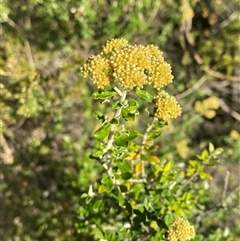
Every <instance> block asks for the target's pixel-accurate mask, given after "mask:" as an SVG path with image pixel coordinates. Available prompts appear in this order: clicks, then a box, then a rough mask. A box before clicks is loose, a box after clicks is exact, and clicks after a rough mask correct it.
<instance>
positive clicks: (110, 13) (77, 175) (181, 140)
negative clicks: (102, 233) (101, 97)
mask: <svg viewBox="0 0 240 241" xmlns="http://www.w3.org/2000/svg"><path fill="white" fill-rule="evenodd" d="M239 4H240V3H239V1H238V0H234V1H227V0H213V1H203V0H202V1H201V0H182V1H171V0H163V1H156V0H142V1H135V0H124V1H115V0H112V1H111V0H109V1H104V0H81V1H76V0H46V1H43V0H5V1H4V2H2V3H1V9H0V11H1V16H0V21H1V25H2V32H1V43H0V51H1V56H2V58H1V62H0V65H1V80H0V92H1V102H0V110H1V120H0V126H1V133H0V143H1V167H2V168H1V175H0V178H1V229H0V236H1V237H3V240H4V241H5V240H6V241H10V240H11V241H18V240H19V241H33V240H41V241H44V240H46V241H47V240H57V241H61V240H91V236H90V234H89V233H87V232H86V233H84V232H83V231H82V229H81V220H80V216H79V215H78V212H79V208H80V207H84V205H85V204H84V201H83V200H82V198H81V195H82V194H83V193H85V192H87V191H88V187H89V183H94V182H95V181H96V180H98V178H99V170H100V167H99V165H98V164H97V163H96V162H95V161H93V160H91V159H89V154H90V152H91V150H92V149H93V147H94V146H95V142H94V140H93V137H92V136H93V130H95V129H96V128H97V126H98V125H99V123H98V122H97V120H96V119H95V118H93V113H94V111H96V110H101V108H103V107H102V105H101V104H97V103H96V102H94V101H93V100H92V99H91V98H90V96H91V94H92V93H93V92H94V91H95V87H94V86H93V85H92V83H91V82H90V81H88V80H85V79H83V77H82V74H81V73H80V67H81V65H82V64H83V62H84V61H85V60H86V58H87V57H89V56H90V55H91V54H94V53H98V52H99V50H100V48H101V46H102V45H103V44H105V42H106V40H107V39H110V38H117V37H123V38H126V39H127V40H129V42H131V43H141V44H150V43H152V44H154V45H157V46H158V47H159V48H160V49H161V50H162V51H163V52H164V55H165V59H166V61H168V62H169V63H171V65H172V69H173V75H174V76H175V78H174V83H173V84H172V85H171V86H170V87H168V91H169V92H170V93H171V94H173V95H175V96H176V98H177V99H178V100H179V102H180V103H181V106H182V108H183V114H182V117H181V118H178V119H177V120H176V121H173V122H171V123H170V124H169V127H168V128H167V129H166V130H164V133H163V135H162V136H161V138H159V141H158V146H159V153H158V155H159V156H160V158H162V159H171V158H173V159H174V160H175V162H177V161H178V160H179V161H180V160H181V162H184V161H187V160H189V159H191V158H194V157H195V156H196V154H199V153H201V151H202V150H203V149H204V148H206V147H208V143H209V142H212V143H213V144H214V145H215V146H216V147H223V149H224V151H223V154H222V155H221V161H220V163H219V164H218V165H217V166H216V167H211V166H209V167H208V168H209V170H208V172H209V173H210V174H211V176H212V179H211V180H208V181H206V182H205V184H201V185H202V186H201V185H200V186H199V192H200V194H199V195H200V196H201V197H202V198H203V199H204V200H203V203H204V205H203V206H202V207H201V208H202V215H201V216H198V218H199V219H200V220H195V219H194V217H192V220H193V222H195V223H197V222H198V223H199V222H200V223H201V226H200V228H199V229H198V230H197V232H198V233H199V234H201V235H202V237H203V238H205V239H204V240H238V239H239V238H240V229H239V226H237V219H239V215H240V213H239V191H240V190H239V158H240V138H239V136H240V134H239V133H240V126H239V122H240V109H239V106H240V105H239V103H240V99H239V88H240V84H239V83H240V82H239V81H240V80H239V74H240V73H239V69H240V68H239V65H240V58H239V28H240V22H239V16H238V14H239ZM144 123H145V121H144V119H142V120H140V123H138V124H139V125H140V126H141V125H144ZM196 185H197V180H196ZM205 189H207V190H211V192H208V193H207V194H206V195H205V194H201V190H202V192H203V190H205ZM90 215H91V214H90ZM91 218H94V216H93V214H92V217H91ZM194 220H195V221H194ZM195 223H194V224H195ZM198 240H200V239H198ZM202 240H203V239H202Z"/></svg>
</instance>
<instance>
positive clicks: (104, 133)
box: [93, 123, 110, 142]
mask: <svg viewBox="0 0 240 241" xmlns="http://www.w3.org/2000/svg"><path fill="white" fill-rule="evenodd" d="M109 133H110V123H105V124H103V125H102V126H101V127H100V128H99V129H97V130H96V131H95V132H94V134H93V136H94V138H95V139H96V140H98V141H101V142H102V141H104V139H106V138H107V137H108V135H109Z"/></svg>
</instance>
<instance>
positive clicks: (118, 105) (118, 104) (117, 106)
mask: <svg viewBox="0 0 240 241" xmlns="http://www.w3.org/2000/svg"><path fill="white" fill-rule="evenodd" d="M121 106H122V103H121V102H120V101H119V100H117V101H114V102H113V104H112V107H113V109H119V108H120V107H121Z"/></svg>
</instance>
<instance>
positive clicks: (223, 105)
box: [219, 99, 240, 122]
mask: <svg viewBox="0 0 240 241" xmlns="http://www.w3.org/2000/svg"><path fill="white" fill-rule="evenodd" d="M219 101H220V107H221V108H222V109H223V110H224V111H225V112H226V113H228V114H229V115H231V116H232V117H233V118H234V119H236V120H237V121H239V122H240V114H239V113H238V112H236V111H234V110H233V109H231V108H230V107H229V106H228V105H227V104H226V103H225V102H224V101H223V100H222V99H219Z"/></svg>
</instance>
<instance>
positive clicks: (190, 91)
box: [176, 76, 207, 100]
mask: <svg viewBox="0 0 240 241" xmlns="http://www.w3.org/2000/svg"><path fill="white" fill-rule="evenodd" d="M206 80H207V77H206V76H202V77H201V78H200V79H199V80H198V82H197V83H196V84H195V85H193V86H192V87H191V88H189V89H187V90H186V91H184V92H182V93H181V94H179V95H177V96H176V99H177V100H181V99H183V98H185V97H187V96H188V95H190V94H192V93H193V92H194V91H195V90H197V89H198V88H199V87H200V86H201V85H203V84H204V83H205V81H206Z"/></svg>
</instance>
